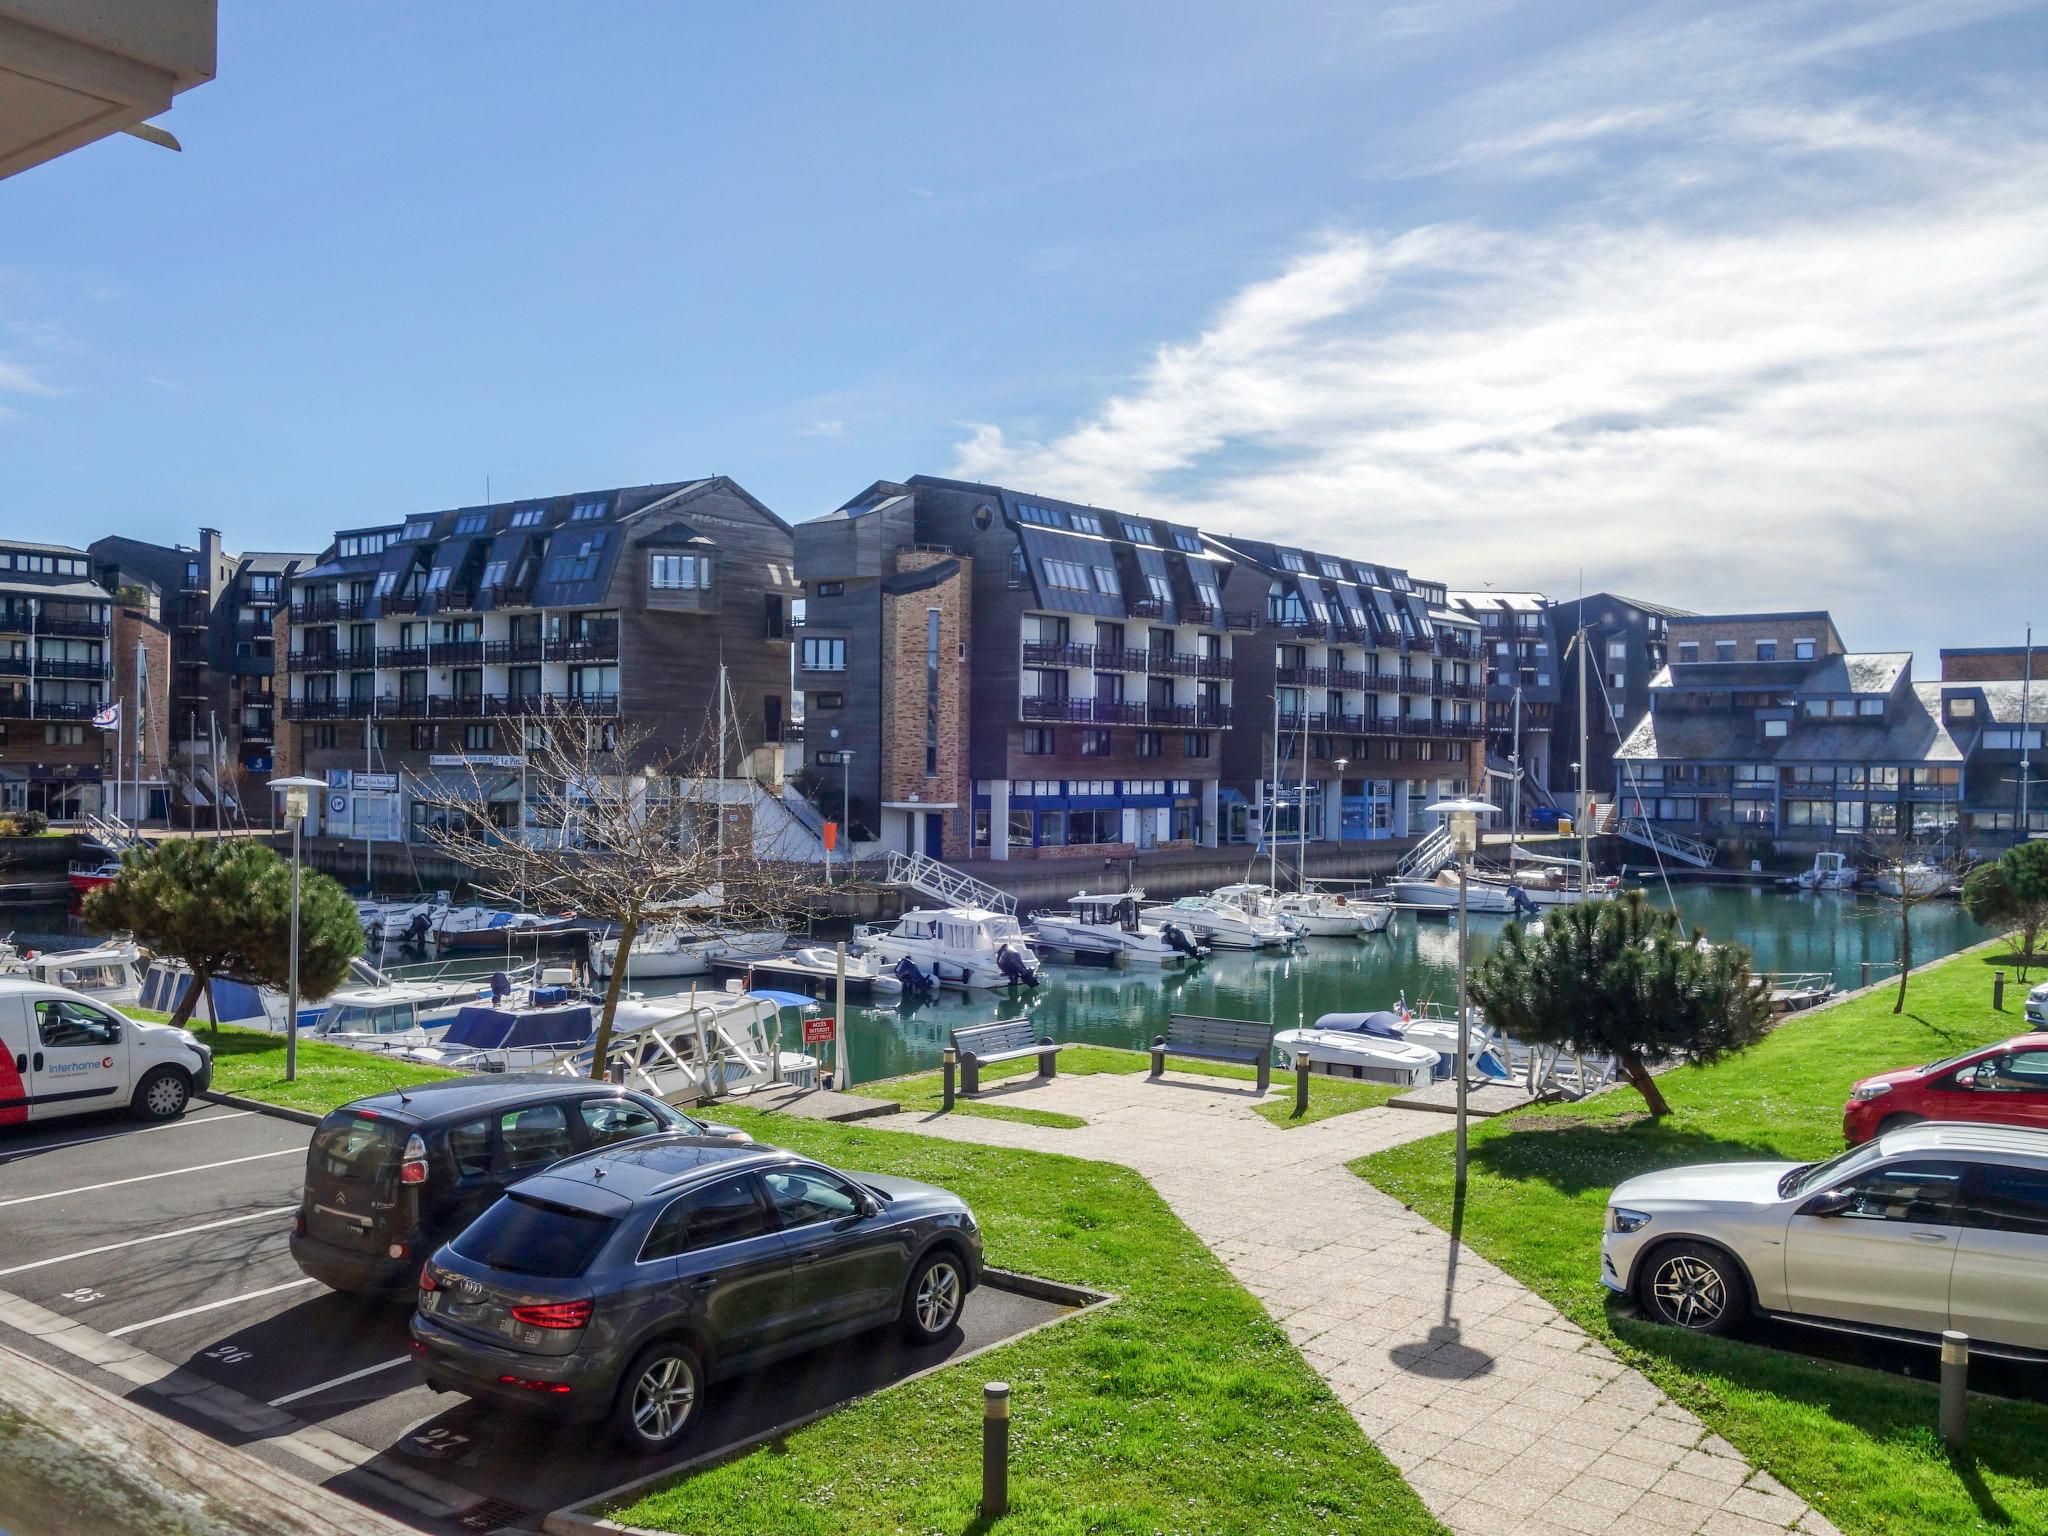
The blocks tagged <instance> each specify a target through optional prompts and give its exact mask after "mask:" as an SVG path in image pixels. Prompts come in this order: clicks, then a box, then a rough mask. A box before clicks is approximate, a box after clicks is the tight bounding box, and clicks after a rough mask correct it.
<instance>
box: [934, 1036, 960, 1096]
mask: <svg viewBox="0 0 2048 1536" xmlns="http://www.w3.org/2000/svg"><path fill="white" fill-rule="evenodd" d="M940 1070H941V1071H942V1072H943V1073H944V1082H945V1087H944V1089H943V1091H942V1094H941V1097H940V1100H939V1108H940V1109H942V1110H945V1109H951V1108H952V1107H953V1087H954V1083H955V1081H956V1080H957V1079H958V1077H959V1075H960V1052H959V1050H958V1049H956V1048H955V1047H953V1046H950V1045H949V1046H947V1047H946V1055H945V1062H944V1065H943V1066H942V1067H941V1068H940Z"/></svg>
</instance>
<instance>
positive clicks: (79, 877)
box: [64, 859, 121, 896]
mask: <svg viewBox="0 0 2048 1536" xmlns="http://www.w3.org/2000/svg"><path fill="white" fill-rule="evenodd" d="M120 873H121V861H120V860H119V859H103V860H101V861H100V862H99V863H97V864H88V863H84V862H77V863H73V864H71V865H70V866H69V867H68V868H67V869H66V870H65V872H64V876H65V878H66V879H67V880H69V881H70V882H71V889H72V890H74V891H76V892H78V894H79V895H81V896H83V895H84V894H85V893H86V892H88V891H96V890H98V889H99V888H100V887H101V886H103V885H111V884H112V883H113V880H114V877H115V876H116V875H118V874H120Z"/></svg>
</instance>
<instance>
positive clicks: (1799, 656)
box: [1792, 640, 1813, 661]
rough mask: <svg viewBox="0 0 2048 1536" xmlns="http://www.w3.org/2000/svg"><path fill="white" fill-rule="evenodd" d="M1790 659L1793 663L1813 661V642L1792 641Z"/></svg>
mask: <svg viewBox="0 0 2048 1536" xmlns="http://www.w3.org/2000/svg"><path fill="white" fill-rule="evenodd" d="M1792 657H1793V659H1794V660H1795V661H1811V660H1813V642H1812V641H1811V640H1794V641H1793V642H1792Z"/></svg>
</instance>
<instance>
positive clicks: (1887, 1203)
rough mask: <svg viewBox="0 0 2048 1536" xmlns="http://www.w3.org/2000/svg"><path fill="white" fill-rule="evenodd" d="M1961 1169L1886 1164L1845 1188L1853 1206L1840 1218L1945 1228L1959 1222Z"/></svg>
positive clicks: (1931, 1164) (1929, 1164)
mask: <svg viewBox="0 0 2048 1536" xmlns="http://www.w3.org/2000/svg"><path fill="white" fill-rule="evenodd" d="M1962 1188H1963V1165H1962V1164H1961V1163H1941V1162H1926V1161H1912V1162H1903V1163H1887V1164H1885V1165H1884V1166H1883V1167H1881V1168H1872V1169H1870V1170H1869V1171H1868V1172H1865V1173H1861V1174H1858V1175H1857V1176H1856V1178H1855V1180H1854V1181H1853V1182H1852V1183H1851V1184H1850V1185H1849V1190H1850V1192H1851V1193H1852V1194H1853V1195H1854V1196H1855V1197H1856V1198H1855V1203H1854V1204H1852V1205H1851V1206H1850V1207H1849V1209H1848V1210H1846V1211H1844V1212H1843V1213H1842V1214H1843V1215H1844V1216H1846V1217H1859V1216H1860V1217H1862V1218H1864V1219H1866V1220H1872V1221H1907V1222H1918V1223H1931V1224H1935V1225H1948V1224H1952V1223H1954V1222H1956V1221H1957V1220H1959V1219H1960V1217H1959V1212H1958V1210H1957V1206H1958V1204H1959V1203H1960V1199H1961V1195H1962Z"/></svg>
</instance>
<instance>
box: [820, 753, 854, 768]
mask: <svg viewBox="0 0 2048 1536" xmlns="http://www.w3.org/2000/svg"><path fill="white" fill-rule="evenodd" d="M847 757H848V754H847V753H845V752H820V753H817V754H816V755H815V756H814V757H812V759H811V761H812V762H814V763H816V764H817V765H818V766H819V767H820V768H841V767H844V766H845V764H846V760H847Z"/></svg>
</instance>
